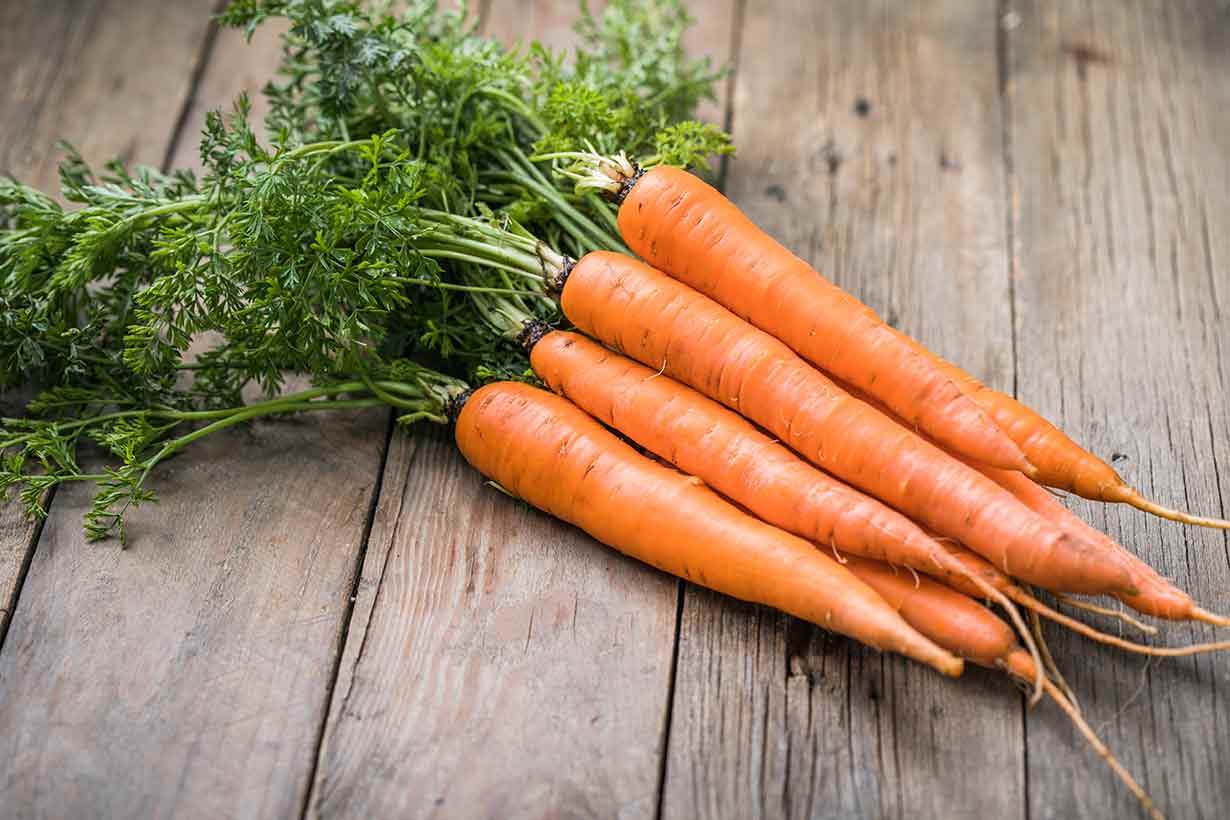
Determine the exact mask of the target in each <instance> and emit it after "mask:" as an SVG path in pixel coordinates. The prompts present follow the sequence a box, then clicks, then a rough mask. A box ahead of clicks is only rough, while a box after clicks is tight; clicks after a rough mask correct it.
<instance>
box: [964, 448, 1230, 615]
mask: <svg viewBox="0 0 1230 820" xmlns="http://www.w3.org/2000/svg"><path fill="white" fill-rule="evenodd" d="M978 469H979V470H981V472H983V473H984V474H985V475H986V476H987V477H988V478H990V479H991V480H992V481H994V482H995V483H997V484H999V485H1000V486H1001V487H1003V488H1004V489H1006V490H1008V492H1010V493H1012V494H1013V495H1015V496H1016V497H1017V498H1018V499H1020V501H1021V503H1023V504H1024V505H1025V506H1027V507H1029V508H1030V509H1031V510H1033V511H1034V512H1036V513H1038V514H1039V515H1041V516H1043V517H1044V518H1046V519H1048V520H1050V521H1053V522H1055V524H1057V525H1058V526H1060V527H1063V528H1064V529H1065V530H1067V531H1068V532H1071V533H1073V534H1074V535H1076V536H1078V537H1080V538H1082V539H1084V540H1086V541H1089V542H1090V543H1093V544H1094V545H1097V546H1100V547H1101V548H1102V549H1104V550H1105V551H1106V552H1108V553H1113V554H1116V555H1119V556H1121V557H1122V558H1123V559H1124V560H1125V561H1126V562H1127V565H1128V567H1129V569H1130V570H1131V572H1132V580H1133V582H1134V585H1135V586H1136V588H1137V590H1138V591H1137V592H1136V594H1131V593H1126V592H1120V593H1116V594H1115V597H1116V598H1118V599H1119V600H1121V601H1123V603H1125V604H1127V605H1128V606H1130V607H1131V608H1132V609H1134V610H1136V611H1137V612H1143V613H1144V614H1146V615H1152V616H1154V617H1156V618H1165V619H1167V620H1171V621H1201V622H1203V623H1209V624H1214V625H1217V626H1230V619H1228V618H1226V617H1224V616H1221V615H1215V614H1213V613H1211V612H1208V611H1207V610H1205V609H1202V608H1201V607H1199V606H1197V605H1196V603H1195V601H1193V600H1192V599H1191V596H1189V595H1188V594H1187V593H1186V592H1184V591H1183V590H1181V589H1179V588H1178V587H1176V586H1175V585H1174V584H1172V583H1170V582H1169V581H1167V580H1166V579H1165V578H1163V577H1162V576H1161V575H1159V574H1158V573H1157V571H1156V570H1154V569H1153V567H1151V566H1149V565H1148V564H1146V563H1145V562H1144V561H1142V560H1140V558H1138V557H1137V556H1136V555H1134V554H1133V553H1131V552H1130V551H1128V550H1127V549H1126V548H1124V547H1123V546H1122V545H1121V544H1119V543H1118V542H1117V541H1115V540H1114V539H1113V538H1111V537H1110V536H1108V535H1106V534H1105V533H1103V532H1101V531H1099V530H1097V529H1095V528H1094V527H1091V526H1089V525H1088V524H1087V523H1085V521H1084V520H1083V519H1081V517H1080V516H1078V515H1076V514H1075V513H1074V512H1072V511H1071V510H1069V509H1068V508H1067V507H1065V506H1064V505H1063V504H1062V503H1061V502H1060V501H1059V499H1057V498H1055V497H1054V496H1053V495H1051V494H1050V493H1049V492H1047V491H1046V490H1045V489H1043V488H1042V487H1039V486H1038V485H1037V484H1035V483H1034V482H1032V481H1030V480H1029V479H1028V478H1026V477H1025V476H1023V475H1021V474H1020V473H1014V472H1009V471H1007V470H996V469H993V468H985V467H981V466H979V467H978Z"/></svg>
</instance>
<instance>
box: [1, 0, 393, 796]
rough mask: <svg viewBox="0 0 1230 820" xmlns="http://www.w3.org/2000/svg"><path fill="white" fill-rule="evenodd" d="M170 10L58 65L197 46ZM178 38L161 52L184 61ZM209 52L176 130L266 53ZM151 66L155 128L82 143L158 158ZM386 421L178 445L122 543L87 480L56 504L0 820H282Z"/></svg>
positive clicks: (227, 48)
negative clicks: (103, 535)
mask: <svg viewBox="0 0 1230 820" xmlns="http://www.w3.org/2000/svg"><path fill="white" fill-rule="evenodd" d="M135 5H139V4H135ZM170 5H175V4H163V5H160V6H159V8H160V9H162V12H160V13H159V14H153V13H149V12H150V9H148V8H146V9H145V11H146V12H147V13H146V14H145V16H144V17H139V16H134V17H132V18H128V22H129V23H130V28H129V29H128V30H127V31H125V32H123V37H122V38H120V37H117V36H111V39H110V40H107V41H104V42H98V41H96V40H92V41H91V45H90V48H89V49H88V50H87V53H89V54H92V55H97V59H98V60H99V61H100V64H99V65H97V66H93V67H91V66H90V65H81V66H79V67H77V69H75V70H78V71H80V72H83V73H84V74H85V75H89V74H91V71H93V74H95V75H105V74H106V71H107V65H106V63H107V61H108V60H109V61H111V62H119V63H122V62H124V61H126V60H129V59H130V58H129V56H128V52H129V51H131V50H132V49H133V43H134V42H141V41H143V40H158V39H159V38H160V37H161V38H165V37H166V36H168V35H167V34H166V32H164V31H162V26H163V25H164V24H165V21H166V20H167V19H177V18H176V17H175V16H174V14H179V15H182V16H183V19H184V23H185V26H184V27H183V28H182V30H181V29H176V30H175V33H174V36H175V37H186V36H187V32H189V31H195V32H196V35H197V36H198V38H203V37H204V33H205V30H206V27H205V24H204V21H205V20H207V19H208V18H207V12H208V9H202V8H200V5H199V4H196V5H193V6H192V7H191V8H179V9H178V10H176V11H175V13H174V14H172V11H170V10H169V6H170ZM177 5H178V6H180V7H186V6H189V5H190V4H186V3H179V4H177ZM168 15H171V16H170V18H168ZM189 20H192V21H195V28H189V27H188V26H187V22H188V21H189ZM93 36H94V37H101V36H103V31H96V32H95V33H94V35H93ZM107 43H109V46H110V50H108V49H107V48H104V47H103V46H104V45H106V44H107ZM197 45H199V44H196V43H191V42H186V41H185V42H182V43H181V44H180V45H179V49H180V50H182V51H184V52H186V53H195V51H196V46H197ZM215 46H216V48H215V50H214V51H213V52H212V56H213V57H214V61H213V62H211V64H210V66H209V68H208V70H207V71H206V72H205V74H204V76H203V78H202V82H201V84H200V86H199V89H198V94H197V97H196V98H195V103H194V108H193V109H192V111H191V112H190V113H191V115H192V116H191V117H189V119H192V118H193V117H195V116H197V112H199V111H200V110H202V109H203V108H204V107H208V106H216V105H227V104H229V101H230V99H231V98H232V97H233V96H234V95H235V94H237V93H238V92H239V91H240V90H241V88H243V87H245V86H246V85H248V84H249V83H250V82H251V80H252V79H253V78H255V77H260V76H263V75H264V73H265V71H266V70H267V69H266V68H262V67H261V66H266V67H268V66H270V65H272V63H271V56H272V55H271V54H270V53H269V51H268V45H267V44H266V45H265V51H263V52H258V51H250V50H245V49H242V48H238V47H237V46H238V40H236V39H235V36H233V35H232V34H228V33H223V34H221V35H219V38H218V40H217V41H216V43H215ZM112 52H114V53H112ZM146 59H149V60H157V59H160V58H158V57H150V56H149V55H148V54H147V55H146ZM151 65H156V66H158V68H159V72H161V73H162V74H163V75H165V76H163V77H162V80H161V85H160V86H159V87H158V88H162V89H165V90H166V91H165V93H164V92H159V91H158V89H157V88H154V89H151V90H150V91H149V93H150V94H158V93H161V94H162V96H161V97H157V96H155V97H152V98H150V99H142V100H141V102H140V105H141V106H147V107H148V110H149V111H150V112H158V113H159V116H151V117H149V118H147V119H146V120H144V121H134V120H130V119H129V118H128V117H127V116H121V114H123V112H124V111H125V109H124V108H123V107H122V106H120V105H117V104H116V99H115V98H114V97H112V98H111V99H110V100H100V101H99V104H98V109H99V110H100V111H111V112H113V113H112V115H111V116H110V117H109V118H106V119H100V120H97V121H93V122H87V123H86V124H87V125H88V126H89V128H90V133H91V134H92V135H94V137H93V138H94V139H95V141H96V144H97V145H103V144H108V140H111V141H114V140H116V139H119V138H120V135H126V136H124V138H125V139H127V138H130V137H131V135H134V134H139V135H141V136H140V137H139V141H140V145H143V146H148V149H149V150H148V153H149V154H150V160H151V161H154V162H158V161H159V158H160V157H161V156H163V155H165V154H166V153H168V150H169V149H170V148H173V147H174V146H171V145H169V144H168V143H169V142H170V134H171V131H172V128H173V123H174V120H175V119H176V113H177V112H178V111H180V110H181V109H182V108H183V105H184V103H185V99H184V95H185V94H186V93H187V88H188V81H187V77H181V78H179V80H178V81H176V80H175V78H174V77H173V76H171V74H170V72H172V71H174V70H175V66H176V64H175V63H174V61H167V62H166V63H165V64H160V63H158V62H149V63H147V64H145V67H146V68H147V69H148V67H149V66H151ZM183 68H184V69H185V70H187V71H190V66H187V65H185V66H184V67H183ZM170 90H174V91H175V94H176V95H177V96H175V95H172V94H171V93H170ZM45 93H48V94H54V90H51V91H47V92H45ZM99 93H100V94H101V93H102V92H101V91H100V92H99ZM74 94H75V92H74ZM74 94H68V95H67V97H66V99H65V100H64V101H63V103H62V102H61V100H59V99H58V98H56V97H55V96H51V97H49V98H48V99H45V100H44V101H43V103H42V105H43V106H44V109H45V114H44V116H46V117H47V118H48V119H49V121H55V122H71V121H72V120H71V117H72V112H71V111H60V110H59V106H61V104H64V105H69V104H71V103H72V101H73V99H74ZM215 95H216V98H215ZM105 102H109V103H110V105H109V106H108V105H103V103H105ZM139 110H140V109H139ZM164 111H165V112H168V113H167V116H166V117H165V118H162V117H161V112H164ZM142 126H143V127H144V129H145V130H142ZM188 127H189V128H195V125H192V124H189V126H188ZM70 130H71V129H70ZM107 135H109V136H107ZM195 137H196V135H195V133H185V137H184V140H185V141H187V142H191V143H195ZM156 140H161V142H160V143H158V142H156ZM183 150H184V151H185V152H187V153H181V152H176V155H177V156H179V157H181V158H182V157H185V156H186V157H187V158H189V159H191V156H192V153H193V151H190V150H189V149H183ZM386 418H387V416H386V414H384V413H380V412H374V413H368V414H363V415H357V416H356V415H330V416H328V417H324V416H322V417H318V418H307V419H301V420H292V421H283V422H278V423H270V424H258V425H256V426H254V427H252V428H250V429H247V430H235V431H233V432H228V433H226V434H222V435H219V436H217V437H211V439H209V440H206V441H204V442H202V443H199V444H198V445H195V446H194V448H193V449H190V450H189V451H187V453H186V454H185V455H184V456H181V457H179V458H176V459H175V460H174V461H172V462H170V463H168V464H167V465H165V466H164V467H161V468H160V469H159V471H158V472H157V473H156V474H155V475H154V477H153V483H154V487H155V489H157V490H158V491H159V493H160V495H161V497H162V500H161V503H160V504H158V505H155V506H150V507H147V508H143V509H142V510H140V511H139V512H138V513H137V514H135V515H133V517H132V518H131V519H130V524H129V535H130V547H129V549H128V550H127V551H120V549H119V547H118V545H116V544H115V543H102V544H86V543H84V542H83V540H82V535H81V515H82V513H83V511H84V509H85V507H86V505H87V502H88V493H89V488H86V487H73V488H71V489H67V490H65V491H63V492H61V493H59V494H58V496H57V499H56V503H55V504H54V507H53V509H52V512H51V517H50V518H49V519H48V522H47V525H46V528H45V529H44V531H43V533H42V536H41V538H40V539H39V544H38V548H37V551H36V555H35V558H34V561H33V563H32V565H31V568H30V571H29V574H28V577H27V581H26V583H25V585H24V587H23V589H22V592H21V597H20V601H19V605H18V608H17V610H16V613H15V615H14V618H13V621H12V625H11V628H10V632H9V636H8V640H7V641H6V644H5V646H4V650H3V653H0V759H3V760H5V761H6V763H5V765H4V766H0V793H2V794H4V809H3V810H2V811H0V814H5V815H6V816H12V815H16V816H21V817H26V816H29V817H38V816H45V817H81V816H110V817H171V816H174V817H207V816H208V817H215V816H226V817H268V816H274V817H287V816H293V815H297V814H298V813H299V812H300V809H301V806H302V803H303V800H304V797H305V795H306V789H307V785H308V783H309V781H310V776H311V775H310V773H311V770H312V767H313V765H314V760H315V751H316V744H317V741H318V738H319V731H320V728H321V726H322V724H323V719H324V713H325V709H326V706H327V702H328V698H329V691H330V686H331V683H332V681H333V678H334V673H335V670H336V659H337V656H338V654H339V652H340V642H341V636H342V632H343V625H344V622H345V619H346V617H347V615H348V613H349V604H350V595H351V591H352V588H353V584H354V581H355V575H356V573H357V570H358V565H359V556H360V554H361V547H362V542H363V538H364V535H365V531H366V525H367V519H368V515H369V512H370V509H371V505H372V501H373V497H374V492H375V483H376V480H377V478H378V476H379V468H380V463H381V457H382V452H383V449H384V442H385V438H386V436H385V429H386Z"/></svg>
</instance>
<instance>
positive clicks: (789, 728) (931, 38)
mask: <svg viewBox="0 0 1230 820" xmlns="http://www.w3.org/2000/svg"><path fill="white" fill-rule="evenodd" d="M753 9H754V12H753ZM993 10H994V7H993V5H991V4H980V5H979V6H978V7H977V8H974V7H972V6H971V4H968V3H963V2H927V3H917V4H908V5H907V4H899V3H886V2H877V3H865V2H862V0H858V1H857V2H855V1H854V0H851V2H837V3H823V4H820V3H810V2H805V1H804V0H781V2H774V3H754V4H750V5H749V7H748V10H747V14H746V18H745V22H744V28H743V33H742V42H741V46H740V52H741V59H740V62H739V72H738V75H737V77H736V79H735V95H734V109H733V112H732V116H733V128H734V137H735V143H736V145H737V146H738V148H739V154H738V157H737V158H736V159H735V160H734V161H733V162H731V163H730V165H729V170H728V175H727V180H726V188H727V194H728V195H729V196H730V197H732V199H733V200H734V201H735V202H736V203H738V204H739V205H740V206H741V207H742V208H744V209H745V211H746V212H747V213H748V214H749V215H750V216H751V217H752V218H753V219H754V220H755V221H757V222H758V223H759V224H760V225H761V226H762V227H764V228H765V229H766V230H767V231H768V232H769V233H770V234H772V235H774V236H775V237H776V238H777V239H779V240H780V241H782V242H784V243H785V244H786V245H787V246H789V247H791V248H792V249H794V250H795V251H796V252H797V253H799V254H800V255H802V256H803V257H804V258H806V259H808V260H809V261H812V262H813V264H815V265H816V266H817V268H818V269H819V270H820V271H821V272H823V273H826V274H827V275H830V276H832V277H833V278H834V279H835V280H836V281H837V282H838V283H839V284H841V285H842V286H844V287H846V288H848V289H849V290H851V291H853V292H854V293H856V294H857V295H859V296H860V297H861V298H863V299H864V300H865V301H866V302H867V303H869V304H870V305H871V306H872V307H873V308H875V309H876V310H877V311H879V312H880V313H881V315H882V316H884V317H886V318H887V319H888V320H889V321H890V322H893V323H896V324H897V325H898V326H899V327H901V329H903V330H904V331H906V332H908V333H910V334H912V335H914V336H916V337H917V338H919V339H921V340H922V341H923V342H924V343H926V344H928V345H929V346H931V347H932V348H933V349H935V350H937V351H939V352H941V353H944V354H947V355H950V356H954V357H955V356H959V357H960V358H961V359H962V360H963V361H965V362H967V365H968V366H969V367H970V368H971V369H972V370H973V371H974V372H975V373H977V374H978V375H979V376H980V377H982V378H984V379H987V380H989V381H990V382H991V383H993V384H996V385H998V386H1001V387H1008V388H1009V389H1010V388H1011V381H1012V356H1011V339H1010V336H1009V334H1008V326H1009V314H1010V304H1009V288H1008V265H1007V255H1006V248H1007V239H1006V216H1005V215H1006V207H1007V200H1006V182H1005V179H1004V173H1003V163H1002V147H1001V119H1002V118H1001V111H1000V107H999V91H998V85H997V78H996V73H997V58H996V30H995V17H994V14H993ZM1023 746H1024V735H1023V727H1022V719H1021V701H1020V698H1019V695H1018V694H1017V692H1016V690H1015V689H1014V687H1013V686H1012V684H1011V683H1009V681H1008V680H1007V679H1006V678H1004V677H1003V676H999V675H995V674H993V673H990V672H986V671H983V670H978V669H970V670H969V671H967V672H966V676H965V678H964V679H962V680H959V681H952V680H946V679H941V678H939V677H938V676H936V675H935V674H934V673H933V672H932V671H931V670H929V669H924V668H921V667H919V666H917V665H915V664H911V663H909V662H907V661H904V660H902V659H899V658H895V657H887V656H879V655H876V654H875V653H873V652H870V651H868V650H866V649H863V648H861V647H859V646H857V645H856V644H854V643H852V642H850V641H847V640H844V639H841V638H838V637H832V636H827V635H825V634H824V633H823V632H821V631H820V630H819V629H816V628H814V627H811V626H810V625H807V624H803V623H800V622H796V621H792V620H789V619H786V618H784V617H782V616H779V615H777V614H775V613H771V612H768V611H764V610H755V609H752V608H750V607H745V606H739V605H735V604H732V603H731V602H730V601H727V600H724V599H722V598H720V597H718V596H715V595H712V594H709V593H703V592H697V591H695V590H694V589H693V588H692V587H688V589H687V594H686V597H685V602H684V618H683V624H682V627H681V631H680V648H679V664H678V674H677V682H676V689H675V701H674V718H673V721H672V731H671V742H670V751H669V757H668V761H667V769H666V791H665V801H664V812H663V816H664V817H667V818H692V817H767V818H775V817H855V816H860V817H937V818H938V817H971V818H973V817H986V816H996V817H1004V818H1007V817H1019V816H1022V815H1023V814H1024V811H1025V794H1024V789H1025V782H1024V759H1023Z"/></svg>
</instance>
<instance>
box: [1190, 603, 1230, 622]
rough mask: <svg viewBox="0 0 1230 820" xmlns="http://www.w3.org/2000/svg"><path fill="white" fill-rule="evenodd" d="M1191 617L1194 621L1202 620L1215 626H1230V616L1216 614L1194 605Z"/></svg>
mask: <svg viewBox="0 0 1230 820" xmlns="http://www.w3.org/2000/svg"><path fill="white" fill-rule="evenodd" d="M1191 618H1192V620H1193V621H1200V622H1201V623H1204V624H1212V625H1213V626H1230V618H1228V617H1226V616H1225V615H1217V614H1214V613H1212V612H1209V611H1208V610H1205V609H1201V608H1200V607H1198V606H1195V607H1192V614H1191Z"/></svg>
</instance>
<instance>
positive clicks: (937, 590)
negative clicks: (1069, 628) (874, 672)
mask: <svg viewBox="0 0 1230 820" xmlns="http://www.w3.org/2000/svg"><path fill="white" fill-rule="evenodd" d="M847 566H848V567H849V569H850V571H851V572H853V573H854V574H855V575H857V576H858V577H859V578H860V579H862V580H863V581H864V582H865V583H866V584H867V585H868V586H870V587H871V588H872V589H874V590H875V591H876V592H878V593H879V594H880V596H881V597H882V598H884V600H886V601H888V603H889V605H890V606H892V607H894V608H895V609H896V610H897V611H898V612H900V613H901V616H902V617H903V618H905V620H906V621H907V622H909V623H910V625H911V626H913V627H914V628H915V629H917V630H918V631H919V632H921V633H922V634H924V635H926V636H927V637H929V638H931V640H933V641H935V642H936V643H938V644H939V645H940V646H943V647H945V648H947V649H949V650H951V651H952V652H955V653H957V654H958V655H961V656H962V657H964V658H965V659H966V660H969V661H973V662H974V663H977V664H979V665H981V666H989V667H993V668H997V669H1001V670H1003V671H1004V672H1007V673H1008V674H1009V675H1011V676H1012V677H1014V678H1016V679H1018V680H1020V681H1022V682H1025V681H1031V680H1033V679H1034V677H1035V675H1036V672H1037V670H1036V669H1035V668H1034V662H1033V661H1032V660H1031V659H1030V656H1029V654H1028V653H1026V652H1025V651H1024V650H1022V649H1021V648H1020V647H1019V646H1018V645H1017V644H1016V640H1015V639H1014V637H1013V634H1012V630H1010V629H1009V628H1008V627H1007V625H1006V624H1004V623H1003V622H1002V621H1000V620H999V619H998V618H996V617H995V616H994V615H992V614H991V613H990V612H989V611H988V610H987V609H985V608H984V607H982V606H979V605H978V604H977V603H976V602H975V601H971V600H970V599H969V598H966V597H965V596H964V595H961V594H960V593H958V592H956V591H954V590H951V589H948V588H946V587H944V586H942V585H940V584H937V583H935V582H934V581H929V580H927V579H925V578H922V579H918V578H913V579H912V578H911V577H910V576H908V575H905V574H904V573H901V572H899V571H895V570H894V569H893V568H892V567H889V566H887V565H884V564H879V563H876V562H874V561H866V560H861V559H856V558H852V559H850V563H849V564H848V565H847ZM1043 685H1044V686H1045V688H1046V693H1047V694H1048V695H1050V697H1051V699H1052V700H1053V701H1054V702H1055V704H1056V705H1057V706H1058V707H1059V708H1060V709H1061V710H1062V711H1063V712H1064V714H1066V715H1067V716H1068V718H1069V719H1070V720H1071V721H1072V723H1073V724H1074V725H1075V726H1076V729H1077V731H1079V732H1080V733H1081V735H1082V736H1083V737H1084V738H1085V740H1086V741H1088V743H1089V744H1090V745H1091V746H1092V747H1093V748H1094V750H1095V751H1096V752H1097V753H1098V755H1099V756H1100V757H1101V758H1102V759H1103V760H1105V761H1106V764H1107V765H1108V766H1110V768H1111V770H1112V771H1113V772H1114V773H1115V776H1116V777H1118V778H1119V780H1120V781H1122V782H1123V784H1124V785H1125V786H1127V788H1128V790H1129V791H1131V792H1132V794H1133V795H1134V796H1135V797H1136V799H1137V800H1139V801H1140V804H1141V806H1143V807H1144V809H1145V811H1147V812H1148V813H1149V814H1150V816H1151V817H1154V818H1157V819H1158V820H1160V818H1161V817H1162V814H1161V812H1160V811H1158V809H1157V808H1156V807H1155V806H1154V805H1153V800H1152V799H1151V798H1150V797H1149V795H1148V794H1147V793H1146V792H1145V790H1144V789H1143V788H1142V787H1141V786H1140V784H1139V783H1137V782H1136V779H1135V778H1133V777H1132V775H1131V773H1130V772H1128V771H1127V769H1125V768H1124V767H1123V764H1121V763H1120V762H1119V761H1118V760H1116V759H1115V757H1114V755H1112V754H1111V753H1110V750H1109V749H1107V748H1106V745H1105V744H1104V743H1102V741H1101V740H1100V739H1099V738H1098V736H1097V735H1096V734H1094V732H1093V729H1092V728H1091V727H1090V726H1089V724H1088V723H1086V722H1085V720H1084V718H1082V717H1081V715H1080V712H1078V711H1077V710H1076V708H1075V707H1074V706H1073V705H1072V702H1071V701H1070V700H1068V698H1067V697H1065V696H1064V694H1063V693H1062V692H1060V691H1059V689H1057V688H1056V687H1055V685H1054V683H1053V682H1051V681H1050V680H1049V679H1045V680H1044V684H1043Z"/></svg>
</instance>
